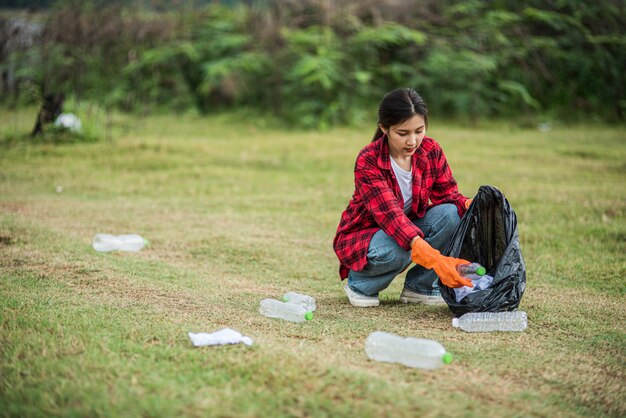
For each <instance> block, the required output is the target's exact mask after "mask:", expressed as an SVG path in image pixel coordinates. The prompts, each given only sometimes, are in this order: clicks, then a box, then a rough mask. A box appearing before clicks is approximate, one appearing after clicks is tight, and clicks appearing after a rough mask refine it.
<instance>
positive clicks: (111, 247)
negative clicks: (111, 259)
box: [92, 234, 148, 252]
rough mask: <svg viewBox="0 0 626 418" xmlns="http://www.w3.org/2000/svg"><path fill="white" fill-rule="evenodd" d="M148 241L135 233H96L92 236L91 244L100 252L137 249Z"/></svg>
mask: <svg viewBox="0 0 626 418" xmlns="http://www.w3.org/2000/svg"><path fill="white" fill-rule="evenodd" d="M147 243H148V241H146V240H145V239H143V238H142V237H141V236H140V235H137V234H126V235H109V234H96V236H95V237H94V238H93V242H92V246H93V248H94V250H96V251H100V252H108V251H115V250H119V251H139V250H141V249H142V248H143V247H144V246H145V245H146V244H147Z"/></svg>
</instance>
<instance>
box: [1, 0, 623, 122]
mask: <svg viewBox="0 0 626 418" xmlns="http://www.w3.org/2000/svg"><path fill="white" fill-rule="evenodd" d="M624 6H625V4H624V2H623V1H622V0H599V1H580V0H558V1H557V0H555V1H550V2H546V1H542V0H492V1H485V0H470V1H456V0H419V1H401V0H259V1H252V0H248V1H236V0H231V1H208V0H207V1H200V0H196V1H182V0H179V1H165V0H153V1H150V0H143V1H133V0H119V1H115V0H106V1H105V0H85V1H78V0H58V1H54V0H34V1H25V0H4V1H2V2H0V8H1V10H0V106H3V107H5V108H6V107H8V108H12V109H13V108H19V107H24V106H40V105H41V103H42V101H43V98H44V97H46V96H48V97H52V96H53V95H59V94H60V95H62V97H63V98H64V99H65V102H66V103H67V102H69V101H73V102H74V103H76V102H80V103H89V104H90V105H92V106H95V107H97V108H99V109H102V110H103V111H104V112H110V111H122V112H130V113H137V114H148V113H158V112H197V113H198V114H202V115H204V114H212V113H217V112H223V111H230V110H233V109H245V110H246V111H248V112H251V113H254V114H258V115H264V116H267V117H271V118H275V119H276V120H278V121H280V122H281V123H284V124H285V126H296V127H304V128H322V129H323V128H327V127H331V126H337V125H343V124H350V125H354V124H359V123H361V122H363V121H365V120H368V123H369V124H371V118H375V112H376V107H377V104H378V103H379V101H380V99H381V97H382V95H383V94H384V93H385V92H387V91H389V90H391V89H393V88H396V87H401V86H402V87H403V86H411V87H415V88H416V89H417V90H418V91H419V92H420V93H421V94H422V95H423V96H424V98H425V99H426V101H427V103H428V104H429V107H430V111H431V113H436V114H437V115H438V116H439V117H444V118H455V119H459V120H461V121H466V122H471V121H472V120H474V119H476V118H506V119H512V120H516V121H519V123H520V124H528V125H529V126H537V124H539V125H541V124H542V123H550V122H551V121H554V120H561V121H576V122H588V121H589V120H592V121H595V122H610V123H611V122H623V121H624V114H625V111H626V99H625V97H624V90H625V89H624V74H625V73H626V48H625V47H626V36H625V33H624V32H625V28H626V13H625V7H624Z"/></svg>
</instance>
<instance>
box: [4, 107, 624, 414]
mask: <svg viewBox="0 0 626 418" xmlns="http://www.w3.org/2000/svg"><path fill="white" fill-rule="evenodd" d="M33 120H34V111H31V112H26V111H23V112H19V113H10V112H8V111H6V110H5V111H0V134H1V135H15V134H16V133H20V132H23V131H24V132H25V131H28V130H29V129H30V128H31V126H32V125H31V124H32V122H33ZM257 125H258V124H257V123H255V121H254V120H252V121H250V120H246V119H244V118H241V119H237V118H234V117H223V116H222V117H211V118H204V119H201V118H196V117H193V116H185V117H176V116H159V117H156V116H155V117H149V118H141V119H140V118H132V117H130V116H124V115H118V116H116V118H115V120H114V126H113V131H112V133H113V135H112V137H113V138H114V140H113V141H101V142H98V143H95V144H71V145H46V144H39V145H16V144H13V145H4V146H2V147H1V148H0V405H2V407H1V408H0V416H7V417H8V416H10V417H18V416H19V417H23V416H28V417H39V416H41V417H47V416H86V417H96V416H102V417H112V416H129V417H130V416H151V417H157V416H158V417H171V416H179V415H184V416H192V417H194V416H197V417H206V416H297V417H300V416H329V417H336V416H347V417H348V416H349V417H352V416H355V417H356V416H371V417H378V416H406V417H413V416H424V417H435V416H468V417H472V416H475V417H484V416H509V417H511V416H519V417H522V416H524V417H525V416H542V417H556V416H594V417H595V416H616V417H618V416H624V415H626V390H625V388H624V382H626V338H625V336H626V332H625V329H624V320H625V319H626V315H625V314H626V308H625V307H624V304H625V303H626V298H625V289H626V286H625V285H624V278H625V277H626V261H625V260H626V259H625V258H624V255H625V254H626V251H625V250H626V222H625V220H626V180H625V178H626V177H625V175H626V135H625V133H624V130H623V129H622V128H606V127H602V126H593V127H591V126H586V125H580V126H572V127H555V128H554V129H552V130H551V131H549V132H539V131H538V130H520V129H513V128H507V127H506V125H504V124H502V125H498V126H494V127H489V128H480V129H467V128H460V127H458V126H455V125H453V124H448V123H444V122H441V121H437V119H436V117H435V118H434V119H432V121H431V130H430V131H429V135H431V136H433V137H435V138H436V139H438V141H439V142H440V143H441V144H442V146H443V147H444V150H445V151H446V154H447V156H448V160H449V161H450V163H451V166H452V168H453V171H454V174H455V177H456V178H457V180H458V182H459V186H460V189H461V191H462V192H463V193H464V194H466V195H468V196H472V195H473V194H474V193H475V192H476V191H477V189H478V187H479V186H480V185H482V184H491V185H494V186H497V187H498V188H500V190H502V191H503V192H504V193H505V194H506V196H507V198H508V199H509V201H510V203H511V205H512V206H513V208H514V209H515V211H516V213H517V215H518V220H519V231H520V238H521V244H522V251H523V254H524V257H525V260H526V264H527V289H526V294H525V295H524V298H523V300H522V303H521V306H520V309H522V310H525V311H526V312H527V313H528V317H529V328H528V329H527V330H526V331H525V332H523V333H501V334H498V333H491V334H470V333H464V332H462V331H459V330H456V329H453V328H452V327H451V325H450V320H451V317H452V315H451V313H450V311H449V310H448V309H447V307H424V306H416V305H404V304H401V303H399V301H398V299H399V293H400V291H401V289H402V278H400V277H399V278H397V279H396V281H394V283H393V284H392V286H391V287H390V288H389V289H387V290H386V291H385V292H383V293H382V295H381V299H382V301H383V303H382V305H381V306H380V307H379V308H373V309H357V308H353V307H351V306H350V305H349V304H348V302H347V300H346V298H345V296H344V293H343V291H342V284H341V283H340V281H339V279H338V275H337V267H338V266H337V260H336V257H335V255H334V253H333V250H332V238H333V236H334V232H335V228H336V226H337V223H338V221H339V216H340V214H341V211H342V210H343V209H344V208H345V206H346V204H347V202H348V199H349V197H350V196H351V193H352V191H353V177H352V168H353V164H354V158H355V156H356V154H357V152H358V150H359V149H360V148H361V147H363V146H364V145H365V144H366V143H367V142H368V141H369V139H370V137H371V135H372V133H373V130H374V126H373V124H371V126H370V125H368V126H365V127H363V129H335V130H330V131H327V132H323V133H317V132H299V131H280V130H277V129H275V128H271V127H259V126H257ZM58 186H62V188H63V190H62V192H60V193H59V192H57V187H58ZM98 232H106V233H114V234H121V233H139V234H141V235H142V236H144V237H145V238H147V239H148V240H149V241H150V245H149V246H148V247H147V248H146V249H144V250H142V251H141V252H139V253H106V254H102V253H97V252H95V251H94V250H93V249H92V248H91V246H90V244H91V239H92V237H93V236H94V234H96V233H98ZM289 290H294V291H299V292H303V293H307V294H310V295H312V296H314V297H315V298H316V299H317V302H318V311H317V313H316V318H315V319H314V320H313V321H311V322H308V323H306V324H295V323H289V322H282V321H278V320H272V319H267V318H265V317H263V316H261V315H260V314H259V312H258V307H259V301H260V300H261V299H263V298H266V297H280V296H281V295H282V294H283V293H285V292H287V291H289ZM226 326H227V327H231V328H234V329H236V330H238V331H240V332H241V333H242V334H244V335H248V336H251V337H252V338H253V339H254V345H253V346H252V347H246V346H243V345H238V346H227V347H204V348H194V347H193V346H192V345H191V342H190V341H189V338H188V337H187V332H189V331H193V332H212V331H215V330H218V329H220V328H222V327H226ZM375 330H385V331H389V332H394V333H398V334H401V335H407V336H408V335H411V336H416V337H422V338H432V339H435V340H437V341H439V342H441V343H442V344H443V345H444V346H445V347H446V348H447V349H448V350H449V351H451V352H453V353H454V354H455V362H454V363H453V364H451V365H450V366H447V367H444V368H441V369H438V370H435V371H423V370H417V369H410V368H405V367H403V366H400V365H396V364H384V363H375V362H373V361H370V360H368V358H367V356H366V355H365V353H364V351H363V346H364V340H365V338H366V337H367V335H368V334H369V333H370V332H372V331H375Z"/></svg>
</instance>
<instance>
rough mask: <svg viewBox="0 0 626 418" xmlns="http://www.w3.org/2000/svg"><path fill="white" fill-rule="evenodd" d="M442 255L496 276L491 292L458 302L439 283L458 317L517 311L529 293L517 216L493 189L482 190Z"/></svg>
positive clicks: (498, 192)
mask: <svg viewBox="0 0 626 418" xmlns="http://www.w3.org/2000/svg"><path fill="white" fill-rule="evenodd" d="M442 253H443V254H444V255H448V256H451V257H457V258H463V259H465V260H468V261H470V262H476V263H480V264H481V265H482V266H484V267H485V268H486V269H487V274H489V275H490V276H493V283H492V284H491V286H490V287H489V288H487V289H485V290H479V291H476V292H473V293H471V294H469V295H467V296H465V297H464V298H463V299H461V300H460V301H459V302H457V301H456V298H455V293H454V290H453V289H452V288H449V287H447V286H445V285H444V284H443V283H441V281H439V288H440V290H441V296H442V297H443V299H444V300H445V301H446V303H447V304H448V307H449V308H450V310H451V311H452V313H454V315H455V316H457V317H458V316H461V315H463V314H465V313H467V312H502V311H513V310H515V309H517V307H518V306H519V304H520V301H521V299H522V295H523V294H524V291H525V290H526V265H525V264H524V258H523V257H522V251H521V249H520V243H519V234H518V230H517V216H516V215H515V212H514V211H513V208H512V207H511V205H510V204H509V202H508V201H507V200H506V198H505V197H504V194H502V192H501V191H500V190H498V189H497V188H495V187H493V186H481V187H480V189H479V190H478V193H477V194H476V197H475V198H474V199H473V201H472V204H471V206H470V207H469V210H468V211H467V212H466V213H465V215H464V216H463V218H462V219H461V223H460V224H459V226H458V228H457V229H456V231H455V233H454V235H453V237H452V239H451V241H450V244H449V245H448V247H447V248H446V249H445V250H444V251H443V252H442Z"/></svg>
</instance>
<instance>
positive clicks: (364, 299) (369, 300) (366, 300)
mask: <svg viewBox="0 0 626 418" xmlns="http://www.w3.org/2000/svg"><path fill="white" fill-rule="evenodd" d="M343 290H344V291H345V292H346V295H347V296H348V300H349V301H350V303H351V304H352V305H354V306H358V307H359V308H368V307H370V306H378V305H380V300H378V297H376V296H365V295H360V294H358V293H356V292H355V291H354V290H352V289H350V286H348V285H347V284H346V285H345V286H344V288H343Z"/></svg>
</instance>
